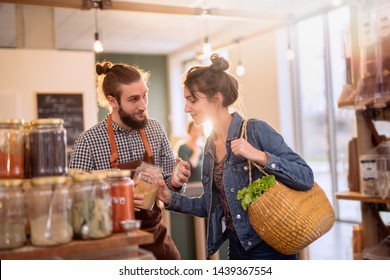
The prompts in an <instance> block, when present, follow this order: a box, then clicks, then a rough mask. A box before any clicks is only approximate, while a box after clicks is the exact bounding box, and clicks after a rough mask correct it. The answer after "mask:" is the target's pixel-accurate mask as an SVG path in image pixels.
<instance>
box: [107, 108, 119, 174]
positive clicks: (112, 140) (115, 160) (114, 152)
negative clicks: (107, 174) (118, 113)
mask: <svg viewBox="0 0 390 280" xmlns="http://www.w3.org/2000/svg"><path fill="white" fill-rule="evenodd" d="M107 129H108V138H109V139H110V146H111V157H110V163H111V167H112V168H115V169H116V168H118V151H117V149H116V143H115V136H114V129H113V128H112V116H111V114H109V115H108V119H107Z"/></svg>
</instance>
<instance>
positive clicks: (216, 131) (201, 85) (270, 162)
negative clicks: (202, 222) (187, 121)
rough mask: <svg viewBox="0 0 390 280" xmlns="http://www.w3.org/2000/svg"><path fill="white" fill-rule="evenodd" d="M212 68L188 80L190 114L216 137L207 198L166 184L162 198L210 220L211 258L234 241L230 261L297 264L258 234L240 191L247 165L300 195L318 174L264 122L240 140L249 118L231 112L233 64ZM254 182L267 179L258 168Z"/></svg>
mask: <svg viewBox="0 0 390 280" xmlns="http://www.w3.org/2000/svg"><path fill="white" fill-rule="evenodd" d="M211 62H212V64H211V65H210V66H208V67H204V66H203V67H192V68H191V69H190V70H189V71H188V73H187V75H186V78H185V81H184V98H185V100H186V105H185V111H186V112H187V113H189V114H190V115H191V116H192V118H193V120H194V122H195V124H201V123H203V122H205V121H206V120H207V119H209V120H211V122H212V124H213V132H212V133H211V135H210V136H209V137H208V138H207V141H206V144H205V147H204V159H203V173H202V175H203V176H202V183H203V187H204V193H203V195H202V196H200V197H198V198H193V199H190V198H188V197H186V196H184V195H182V194H178V193H174V192H171V191H169V190H168V188H166V187H165V185H163V182H162V184H161V189H160V192H159V198H160V199H161V200H162V201H163V202H164V203H165V206H166V208H167V209H169V210H173V211H177V212H181V213H186V214H192V215H195V216H200V217H207V218H208V234H207V254H208V255H209V256H210V255H212V254H213V253H215V252H216V251H217V250H218V248H219V247H220V246H221V245H222V243H223V242H224V241H225V240H226V239H229V252H228V254H229V259H297V255H296V254H293V255H283V254H281V253H279V252H278V251H276V250H275V249H274V248H272V247H270V246H269V245H268V244H266V243H265V242H264V241H262V240H261V238H260V237H259V236H258V235H257V234H256V232H255V231H254V229H253V228H252V226H251V225H250V222H249V217H248V213H247V211H245V210H243V208H242V207H241V204H240V201H239V200H237V191H238V190H240V189H242V188H244V187H246V186H248V184H249V178H248V160H250V161H253V162H256V163H258V164H260V165H261V166H262V167H263V168H264V170H265V171H266V172H267V173H269V174H274V175H275V176H276V178H277V179H278V180H279V181H281V182H282V183H284V184H286V185H288V186H289V187H290V188H293V189H296V190H308V189H310V188H311V186H312V185H313V182H314V180H313V172H312V170H311V168H310V167H309V166H308V165H307V164H306V162H305V161H304V160H303V159H302V158H301V157H300V156H299V155H298V154H297V153H295V152H294V151H293V150H292V149H291V148H290V147H289V146H288V145H287V144H286V143H285V142H284V140H283V138H282V136H281V135H280V134H278V133H277V132H276V131H275V130H274V129H272V128H271V127H270V126H269V125H267V124H266V123H265V122H263V121H261V120H257V119H250V120H249V121H248V124H247V139H248V141H247V140H245V139H243V138H240V136H241V128H242V124H243V121H244V119H243V118H242V117H241V116H240V114H239V113H237V112H235V113H233V114H230V113H229V106H231V105H232V104H233V103H234V102H235V101H236V100H237V98H238V82H237V80H236V79H235V78H234V77H233V76H231V75H229V74H228V73H226V72H225V71H226V70H227V69H228V68H229V63H228V62H227V61H226V60H225V59H224V58H222V57H219V56H218V55H216V54H214V55H212V56H211ZM252 170H253V173H252V178H253V180H256V179H257V178H260V177H262V176H263V175H262V173H261V172H260V171H259V170H257V169H253V168H252Z"/></svg>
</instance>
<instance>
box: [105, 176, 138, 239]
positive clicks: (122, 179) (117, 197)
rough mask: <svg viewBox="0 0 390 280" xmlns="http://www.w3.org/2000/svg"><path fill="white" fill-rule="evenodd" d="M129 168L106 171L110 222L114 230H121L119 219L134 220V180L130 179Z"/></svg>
mask: <svg viewBox="0 0 390 280" xmlns="http://www.w3.org/2000/svg"><path fill="white" fill-rule="evenodd" d="M130 172H131V171H130V170H112V171H109V172H107V181H108V182H109V184H110V186H111V197H112V223H113V230H114V232H120V231H123V229H122V228H121V224H120V223H121V221H128V220H134V219H135V215H134V197H133V188H134V182H133V180H131V179H130Z"/></svg>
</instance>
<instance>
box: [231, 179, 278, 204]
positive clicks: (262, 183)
mask: <svg viewBox="0 0 390 280" xmlns="http://www.w3.org/2000/svg"><path fill="white" fill-rule="evenodd" d="M275 182H276V179H275V176H274V175H267V176H263V177H261V178H259V179H257V180H256V181H253V182H252V184H250V185H249V186H248V187H245V188H243V189H242V190H239V191H238V192H237V199H238V200H241V205H242V208H244V210H246V209H247V208H248V206H249V205H250V204H251V203H252V202H254V201H255V200H256V198H258V197H259V196H261V195H262V194H263V193H264V192H265V191H266V190H268V189H269V188H270V187H272V186H273V185H274V184H275Z"/></svg>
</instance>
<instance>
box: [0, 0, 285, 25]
mask: <svg viewBox="0 0 390 280" xmlns="http://www.w3.org/2000/svg"><path fill="white" fill-rule="evenodd" d="M1 2H3V3H12V4H22V5H38V6H49V7H58V8H72V9H80V10H81V9H84V6H83V0H5V1H3V0H2V1H1ZM110 9H111V10H118V11H129V12H142V13H159V14H175V15H188V16H199V15H207V16H212V17H215V18H228V19H241V20H243V19H244V20H272V21H286V20H287V15H275V14H269V13H253V12H242V11H237V10H227V9H220V8H210V9H202V8H198V7H185V6H168V5H158V4H145V3H137V2H125V1H111V8H110Z"/></svg>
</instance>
